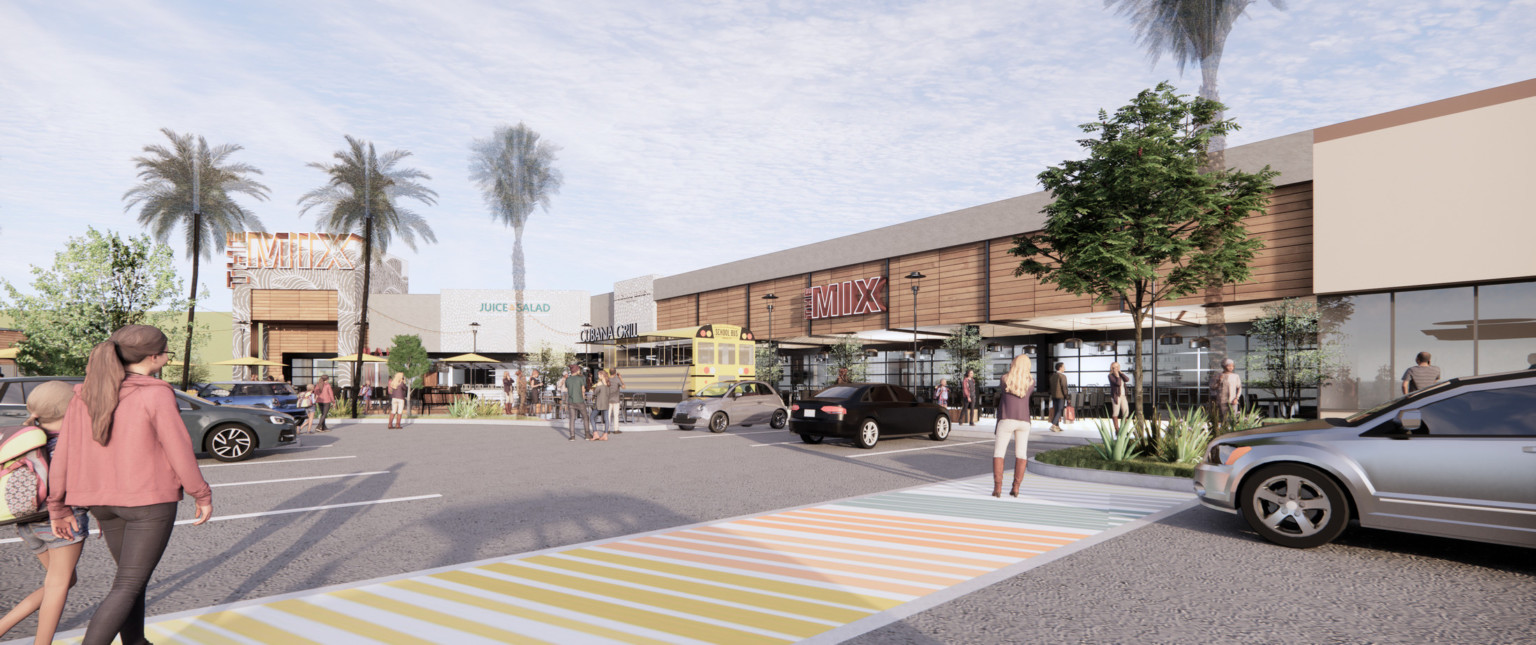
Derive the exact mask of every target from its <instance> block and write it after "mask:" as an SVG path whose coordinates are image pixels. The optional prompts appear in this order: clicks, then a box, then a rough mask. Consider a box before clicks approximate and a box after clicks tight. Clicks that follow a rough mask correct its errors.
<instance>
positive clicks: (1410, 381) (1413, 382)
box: [1403, 352, 1440, 395]
mask: <svg viewBox="0 0 1536 645" xmlns="http://www.w3.org/2000/svg"><path fill="white" fill-rule="evenodd" d="M1413 362H1414V363H1417V364H1416V365H1414V366H1413V367H1410V368H1408V371H1406V372H1403V394H1404V395H1408V394H1413V393H1414V392H1417V391H1419V390H1422V389H1424V388H1426V387H1429V386H1431V385H1434V384H1435V382H1437V381H1439V380H1440V368H1438V367H1435V366H1433V365H1430V364H1429V352H1419V355H1418V356H1416V357H1414V359H1413Z"/></svg>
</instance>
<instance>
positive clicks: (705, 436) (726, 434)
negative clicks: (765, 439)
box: [678, 430, 789, 439]
mask: <svg viewBox="0 0 1536 645" xmlns="http://www.w3.org/2000/svg"><path fill="white" fill-rule="evenodd" d="M784 432H789V431H788V430H758V431H756V432H722V433H720V434H714V433H710V434H699V435H694V436H691V437H678V439H708V438H710V437H744V436H746V435H749V434H778V433H784Z"/></svg>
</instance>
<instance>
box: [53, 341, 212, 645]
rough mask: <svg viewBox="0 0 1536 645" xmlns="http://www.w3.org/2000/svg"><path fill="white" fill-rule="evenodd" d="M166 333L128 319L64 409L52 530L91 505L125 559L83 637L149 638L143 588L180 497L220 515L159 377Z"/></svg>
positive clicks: (98, 640)
mask: <svg viewBox="0 0 1536 645" xmlns="http://www.w3.org/2000/svg"><path fill="white" fill-rule="evenodd" d="M165 346H166V338H165V334H163V333H161V331H160V330H159V329H156V328H154V327H149V326H146V325H129V326H127V327H124V328H122V329H119V330H117V332H115V333H113V334H112V337H111V338H109V339H107V340H106V341H105V342H103V343H101V344H99V345H97V346H96V347H95V349H92V350H91V357H90V360H89V362H87V363H86V367H85V383H84V384H82V385H80V386H79V387H78V388H77V389H76V392H77V393H78V394H77V395H76V396H75V399H74V401H71V402H70V404H69V409H68V410H67V411H65V413H64V427H63V428H62V429H61V431H60V433H59V445H58V448H57V449H56V450H55V451H54V455H53V463H52V464H51V473H50V475H49V481H48V512H49V515H50V516H51V518H52V520H53V529H54V533H56V534H58V535H59V536H60V537H65V536H69V535H72V534H74V533H77V532H79V529H80V527H79V526H78V525H77V524H76V521H75V516H74V514H73V512H71V510H70V507H71V506H74V507H88V508H90V509H91V515H94V516H96V522H97V524H99V525H100V526H101V532H102V534H103V535H104V537H106V540H107V549H108V550H109V551H111V552H112V559H113V560H115V561H117V576H116V578H114V579H113V580H112V589H111V590H110V591H108V592H107V596H106V598H104V599H103V600H102V601H101V605H99V606H97V607H96V613H95V614H93V615H92V616H91V622H90V625H89V626H87V627H86V630H85V640H84V643H85V645H107V644H108V643H111V642H112V639H113V638H115V637H116V636H118V635H121V636H122V638H123V643H124V644H125V645H137V644H139V643H146V642H148V641H146V640H145V639H144V591H145V589H146V588H147V587H148V586H149V577H150V574H152V573H154V571H155V566H156V565H158V564H159V563H160V556H161V555H162V554H164V553H165V547H166V544H168V543H169V542H170V539H171V527H172V526H174V524H175V522H176V505H177V502H179V501H181V499H182V494H183V492H185V493H186V494H188V495H191V496H192V497H193V498H195V499H196V500H197V521H196V522H194V524H202V523H204V522H207V521H208V518H209V517H211V516H212V515H213V492H212V491H211V490H210V489H209V488H208V483H207V482H205V481H203V475H202V472H201V471H199V470H198V468H197V458H196V457H194V456H193V454H192V440H191V439H190V438H189V437H188V436H187V427H186V425H184V424H183V423H182V421H181V412H180V410H178V409H177V405H176V395H175V394H174V393H173V391H172V390H171V385H170V384H169V383H166V382H165V381H162V380H160V379H158V378H155V377H153V376H151V374H155V373H156V372H159V371H160V369H161V368H163V367H165V364H166V363H167V362H168V361H170V358H171V357H170V353H169V352H167V351H166V347H165Z"/></svg>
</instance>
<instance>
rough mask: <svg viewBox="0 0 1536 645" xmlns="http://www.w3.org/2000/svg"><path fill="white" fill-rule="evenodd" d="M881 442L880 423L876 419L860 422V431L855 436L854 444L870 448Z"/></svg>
mask: <svg viewBox="0 0 1536 645" xmlns="http://www.w3.org/2000/svg"><path fill="white" fill-rule="evenodd" d="M879 442H880V423H879V422H878V421H875V420H874V419H865V420H864V422H863V423H860V424H859V433H858V434H856V435H854V436H853V445H855V446H858V447H860V448H863V449H865V450H869V449H870V448H873V447H875V444H876V443H879Z"/></svg>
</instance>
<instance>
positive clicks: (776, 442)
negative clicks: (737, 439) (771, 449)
mask: <svg viewBox="0 0 1536 645" xmlns="http://www.w3.org/2000/svg"><path fill="white" fill-rule="evenodd" d="M786 443H800V440H799V439H792V440H790V441H775V442H773V443H754V444H752V445H750V446H747V447H748V448H761V447H763V446H782V445H784V444H786Z"/></svg>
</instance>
